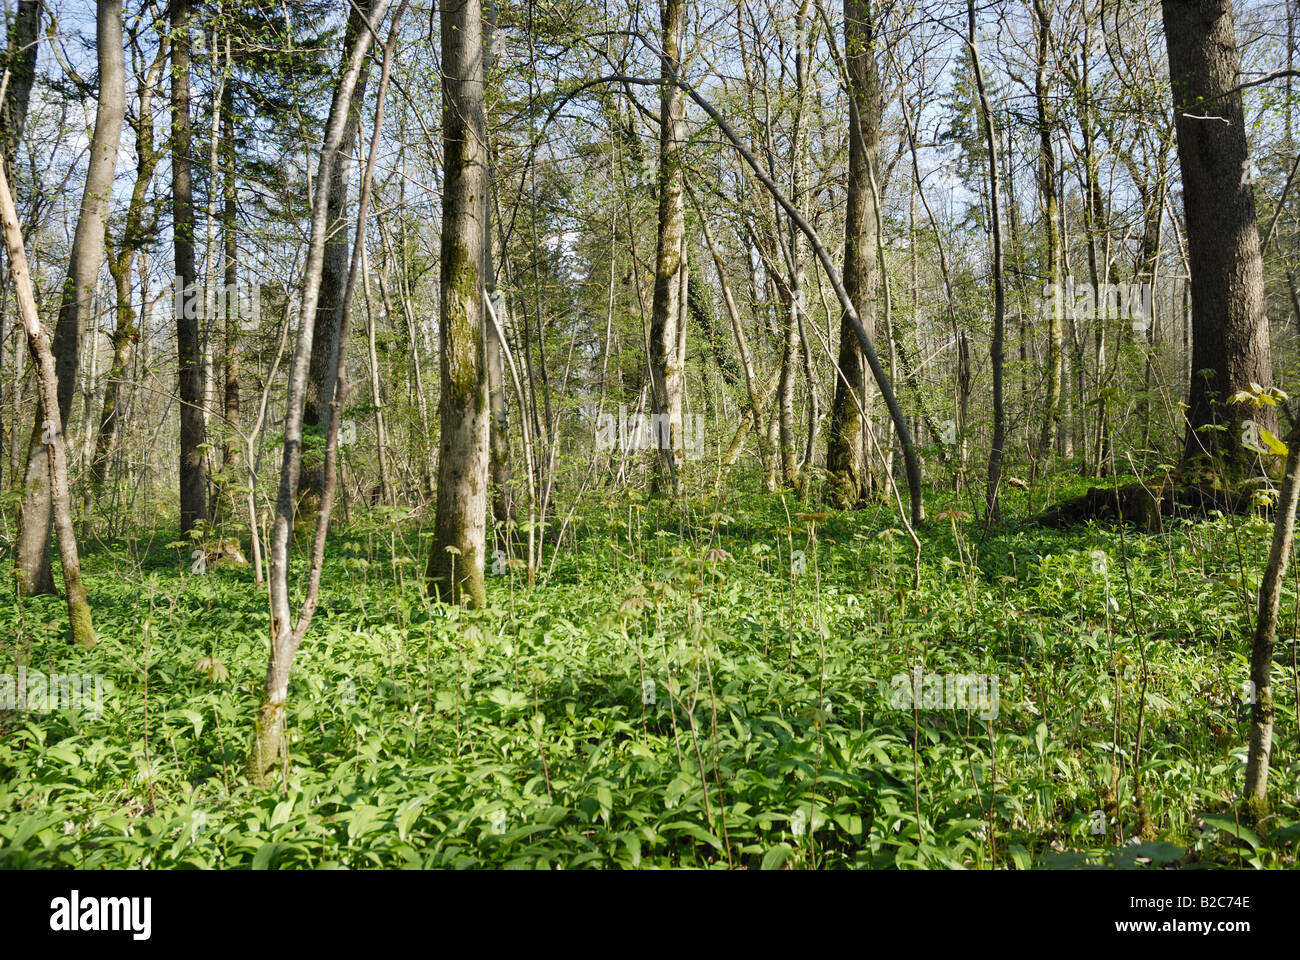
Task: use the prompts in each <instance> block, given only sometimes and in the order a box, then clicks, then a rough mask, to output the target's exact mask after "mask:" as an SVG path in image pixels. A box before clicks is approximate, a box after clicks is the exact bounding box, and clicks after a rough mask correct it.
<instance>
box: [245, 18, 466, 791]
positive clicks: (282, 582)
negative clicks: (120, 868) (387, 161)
mask: <svg viewBox="0 0 1300 960" xmlns="http://www.w3.org/2000/svg"><path fill="white" fill-rule="evenodd" d="M388 4H389V0H373V5H372V8H371V12H370V24H371V25H372V26H377V25H378V24H379V23H380V21H382V19H383V17H384V13H385V12H386V11H387V9H388ZM403 9H405V4H403ZM394 29H395V27H394ZM373 37H374V34H373V33H372V32H371V29H363V30H360V31H358V33H357V37H356V40H355V42H354V44H353V46H352V52H351V55H350V56H349V57H348V59H347V63H346V69H345V70H344V71H343V73H342V75H341V76H340V77H339V82H338V85H337V87H336V88H335V91H334V100H333V103H332V104H331V105H330V114H329V120H328V121H327V123H326V125H325V142H324V143H323V144H322V146H321V153H320V165H319V169H318V173H317V176H316V196H314V197H313V198H312V217H311V242H310V244H309V246H308V250H307V263H306V268H305V270H304V271H303V286H302V305H301V313H300V316H299V325H298V342H297V344H296V345H295V347H294V355H293V363H292V366H291V367H290V370H289V386H288V395H287V398H286V402H285V416H284V455H283V460H282V461H281V468H280V486H279V490H278V491H277V494H276V501H275V525H274V527H273V529H272V533H271V546H270V554H269V559H270V563H271V577H270V581H271V582H270V592H271V656H270V658H269V660H268V662H267V666H266V681H265V684H264V686H263V688H262V697H261V703H260V704H259V706H258V711H257V721H256V725H255V727H254V731H253V742H252V746H251V748H250V750H249V755H248V760H247V764H246V772H247V774H248V776H249V777H250V779H252V780H253V782H254V783H259V784H260V783H263V782H265V779H266V772H267V770H268V769H270V767H271V765H272V764H274V763H275V760H276V757H277V756H282V755H283V749H284V718H285V701H286V700H287V698H288V696H289V676H290V673H291V671H292V669H293V659H294V656H295V655H296V654H297V652H298V647H299V646H300V645H301V644H302V640H303V637H304V636H305V635H306V632H307V628H308V627H309V626H310V625H311V618H312V614H313V613H314V611H315V605H316V599H317V596H318V590H319V587H320V559H321V553H322V551H323V540H324V536H323V535H324V532H325V531H324V528H323V525H324V523H325V522H326V521H327V520H328V517H329V509H328V504H329V502H330V496H331V493H332V490H331V489H330V484H329V483H328V482H327V484H326V486H325V490H324V492H323V493H322V497H321V501H322V506H321V516H320V518H319V520H318V523H317V542H316V543H315V545H314V547H313V554H312V570H311V579H310V582H309V586H308V593H307V598H306V599H305V600H304V602H303V610H302V614H301V616H300V618H299V621H298V623H297V624H296V625H295V624H294V622H293V615H292V611H291V610H290V607H289V541H290V538H291V535H292V528H293V518H294V500H295V493H296V491H297V489H298V478H299V474H300V470H301V467H302V432H303V428H302V424H303V408H304V406H305V404H306V398H307V383H306V381H307V378H308V367H309V364H310V362H311V350H312V340H313V338H314V335H315V328H316V316H317V310H316V308H317V305H318V300H319V297H320V289H321V277H322V273H323V269H324V261H325V243H326V230H327V224H328V219H329V217H328V196H329V185H330V183H331V182H332V180H333V176H334V163H335V160H336V158H337V156H338V151H339V149H340V147H341V145H342V142H343V132H344V126H345V125H346V123H347V118H348V114H349V112H350V110H351V105H352V95H353V92H354V90H355V89H356V86H357V79H358V77H359V76H360V74H361V71H362V66H363V63H364V61H365V58H366V55H367V54H368V53H369V51H370V44H371V41H372V39H373ZM444 65H445V66H446V67H447V69H448V70H451V69H452V64H450V63H448V62H446V61H444ZM338 378H339V371H338V368H337V367H336V368H335V381H336V386H337V381H338ZM335 409H336V410H337V407H336V408H335ZM330 434H331V436H330V438H329V439H328V440H327V447H326V453H327V460H326V463H327V466H328V465H329V450H330V445H331V444H332V445H333V446H334V448H335V449H337V441H338V435H337V434H338V418H337V416H335V417H333V418H332V423H331V430H330ZM249 446H250V448H249V450H248V451H247V452H248V453H249V454H250V455H251V453H252V450H251V446H252V445H251V444H250V445H249ZM250 469H251V464H250ZM327 472H328V471H327ZM327 480H328V477H327Z"/></svg>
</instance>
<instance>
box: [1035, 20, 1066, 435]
mask: <svg viewBox="0 0 1300 960" xmlns="http://www.w3.org/2000/svg"><path fill="white" fill-rule="evenodd" d="M1034 15H1035V17H1036V19H1037V21H1038V48H1037V51H1038V54H1037V62H1036V64H1035V67H1036V70H1035V73H1034V98H1035V102H1036V104H1037V108H1038V154H1039V174H1038V190H1039V195H1040V197H1041V198H1042V203H1043V227H1044V234H1045V236H1046V242H1047V249H1046V251H1045V254H1044V258H1045V259H1046V261H1047V283H1048V284H1049V289H1050V291H1051V296H1052V299H1051V305H1050V306H1049V307H1048V310H1049V311H1050V312H1049V314H1048V317H1047V396H1046V397H1045V398H1044V405H1045V409H1044V411H1043V429H1042V432H1041V433H1040V434H1039V437H1038V456H1039V458H1040V459H1045V458H1047V457H1048V456H1049V455H1050V454H1051V450H1052V447H1053V445H1054V444H1055V443H1056V436H1057V431H1058V430H1059V429H1060V423H1061V379H1062V376H1063V375H1064V370H1065V366H1064V353H1063V346H1064V343H1065V325H1064V319H1065V318H1064V317H1063V316H1062V303H1061V300H1060V298H1059V291H1060V285H1061V254H1060V250H1061V234H1060V230H1059V229H1058V227H1057V197H1056V151H1055V148H1054V142H1055V126H1054V125H1055V122H1056V118H1055V115H1054V114H1053V112H1052V109H1051V101H1050V99H1049V97H1048V92H1049V91H1048V86H1047V57H1048V54H1049V52H1050V50H1051V42H1052V34H1051V30H1052V15H1051V12H1050V11H1049V10H1048V7H1047V0H1034Z"/></svg>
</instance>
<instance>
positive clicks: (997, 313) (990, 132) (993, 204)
mask: <svg viewBox="0 0 1300 960" xmlns="http://www.w3.org/2000/svg"><path fill="white" fill-rule="evenodd" d="M966 24H967V28H968V30H969V36H968V37H967V42H968V43H969V45H970V52H971V60H972V62H973V64H974V67H975V88H976V91H977V93H978V94H979V102H980V113H981V114H982V120H983V127H984V140H985V143H986V145H987V147H988V153H989V219H990V221H991V223H990V226H991V228H992V234H993V267H992V269H993V342H992V344H991V345H990V347H989V356H990V359H991V360H992V363H993V446H992V448H991V449H990V450H989V475H988V488H987V489H986V490H985V493H984V504H985V510H986V511H987V513H988V515H989V516H991V517H996V516H997V515H998V499H999V497H998V488H999V487H1000V486H1001V484H1002V446H1003V444H1004V443H1005V442H1006V413H1005V410H1004V409H1003V399H1002V393H1003V384H1002V380H1003V376H1002V363H1003V348H1002V341H1003V337H1004V335H1005V331H1006V314H1007V297H1006V289H1005V283H1004V282H1003V277H1002V202H1001V199H1000V196H999V194H1000V190H999V175H998V139H997V135H996V133H995V132H994V129H993V110H992V107H991V106H990V105H989V98H988V88H987V87H986V86H985V83H984V67H983V65H982V64H981V62H980V50H979V40H978V37H977V36H976V34H975V0H966Z"/></svg>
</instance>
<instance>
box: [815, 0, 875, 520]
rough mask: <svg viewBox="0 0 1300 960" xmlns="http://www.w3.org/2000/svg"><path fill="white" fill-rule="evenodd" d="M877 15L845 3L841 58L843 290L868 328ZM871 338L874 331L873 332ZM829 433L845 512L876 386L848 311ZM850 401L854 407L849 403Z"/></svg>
mask: <svg viewBox="0 0 1300 960" xmlns="http://www.w3.org/2000/svg"><path fill="white" fill-rule="evenodd" d="M875 42H876V11H875V5H874V4H873V3H872V2H871V0H844V59H845V72H846V73H847V74H848V82H849V168H848V197H847V212H846V214H845V220H844V289H845V290H846V291H847V292H848V295H849V297H850V298H851V299H852V301H853V304H854V307H855V309H856V310H857V313H858V316H859V317H860V318H861V319H862V322H863V323H864V324H865V323H871V324H872V325H873V329H874V324H875V315H876V289H877V286H878V283H879V276H878V275H877V271H876V264H877V257H876V252H875V248H876V210H875V193H874V191H872V189H871V170H872V169H873V167H878V166H879V160H880V113H881V109H882V101H881V92H880V68H879V65H878V64H877V62H876V53H875V48H874V45H875ZM875 333H876V335H877V336H878V335H879V333H880V331H879V330H876V331H875ZM837 363H838V365H839V368H840V373H841V374H842V376H841V377H837V378H836V381H835V397H834V400H833V401H832V403H831V423H830V432H829V435H828V438H827V446H826V471H827V477H828V486H829V489H828V494H829V496H830V498H831V500H832V502H833V503H835V504H836V505H837V506H840V507H851V506H853V505H854V504H856V503H858V502H860V501H862V500H863V499H865V498H866V497H867V496H869V495H870V492H871V476H870V470H871V464H870V459H869V452H868V449H867V438H866V424H865V421H864V418H863V413H865V414H866V415H867V416H868V417H869V416H870V415H871V410H872V407H873V406H874V399H875V393H876V391H875V386H874V384H873V383H872V381H871V379H870V378H869V377H868V376H867V362H866V358H865V357H864V355H863V353H862V346H861V344H859V343H858V336H857V333H856V331H855V330H854V329H853V320H852V318H851V317H850V316H849V315H848V313H847V312H844V311H841V313H840V347H839V358H838V361H837ZM855 396H856V398H857V399H856V400H855V399H854V398H855Z"/></svg>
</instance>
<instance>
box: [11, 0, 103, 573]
mask: <svg viewBox="0 0 1300 960" xmlns="http://www.w3.org/2000/svg"><path fill="white" fill-rule="evenodd" d="M95 36H96V56H97V60H98V64H99V101H98V104H97V105H96V109H95V132H94V135H93V136H92V138H91V143H90V162H89V164H88V166H87V169H86V186H85V191H84V192H83V193H82V197H81V210H80V213H79V214H78V216H77V229H76V232H75V234H74V235H73V240H72V251H71V256H70V258H69V263H68V276H67V279H66V281H65V282H64V285H63V297H62V300H61V301H60V304H59V322H58V325H57V326H56V327H55V331H54V345H53V354H54V370H55V375H56V377H57V378H58V390H57V393H58V408H59V409H58V414H59V417H58V424H59V427H60V429H65V428H66V427H65V425H66V424H67V423H68V419H69V414H70V413H71V412H72V397H73V393H74V391H75V388H76V383H77V355H78V349H79V347H80V344H81V339H82V335H83V332H84V331H83V328H84V326H85V323H86V318H87V317H89V316H90V314H91V310H92V307H93V298H94V293H95V288H96V286H97V284H98V282H99V268H100V264H101V263H102V262H103V259H104V223H105V221H106V219H107V216H108V198H109V195H110V193H111V192H112V189H113V173H114V170H115V168H116V165H117V150H118V144H119V142H120V140H121V136H122V122H123V118H124V116H125V114H126V63H125V54H124V51H123V46H122V2H121V0H99V3H98V4H97V7H96V29H95ZM11 262H12V261H11ZM38 373H39V369H38ZM51 420H53V418H52V417H50V416H49V414H48V413H47V412H46V411H45V410H44V408H42V407H39V406H38V408H37V412H36V422H35V423H34V424H33V427H32V434H31V442H30V443H29V445H28V458H27V473H26V476H25V480H24V492H23V516H22V528H21V530H20V531H19V535H18V544H17V547H16V551H15V552H16V562H17V570H16V575H17V580H18V592H19V593H20V594H22V595H31V594H36V593H53V592H54V580H53V577H52V576H51V573H50V531H51V523H52V521H53V519H54V517H53V514H52V503H51V495H52V491H51V484H50V456H49V451H48V450H47V449H46V447H47V444H46V443H44V442H42V437H43V436H48V429H47V423H48V422H49V421H51ZM66 481H67V478H66V476H65V477H64V482H65V484H66Z"/></svg>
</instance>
